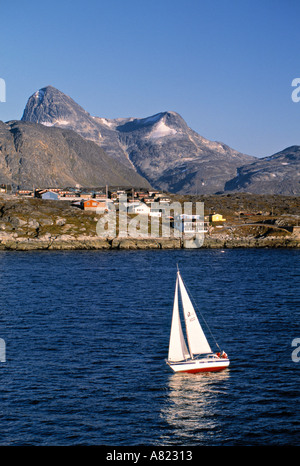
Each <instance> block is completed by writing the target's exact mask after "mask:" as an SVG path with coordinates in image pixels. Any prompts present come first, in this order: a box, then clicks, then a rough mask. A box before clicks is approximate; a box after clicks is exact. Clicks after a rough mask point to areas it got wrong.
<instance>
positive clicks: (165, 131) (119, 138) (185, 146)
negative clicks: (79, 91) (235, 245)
mask: <svg viewBox="0 0 300 466" xmlns="http://www.w3.org/2000/svg"><path fill="white" fill-rule="evenodd" d="M22 121H30V122H34V123H39V124H42V125H45V126H48V127H49V126H51V127H53V126H55V127H60V128H69V129H72V130H74V131H76V132H78V134H80V135H81V136H82V137H84V138H86V139H89V140H92V141H93V142H95V143H97V144H98V145H99V146H101V147H102V148H103V149H104V150H105V152H106V153H107V154H108V155H110V156H111V157H112V158H114V159H116V160H118V161H120V162H122V163H123V164H124V165H127V166H128V167H130V168H134V169H135V170H136V171H137V172H138V173H139V174H140V175H141V176H143V177H145V178H146V179H147V180H148V181H149V183H150V184H151V185H152V186H153V187H155V188H157V189H163V190H166V191H171V192H182V193H196V192H197V193H199V194H201V193H203V194H205V193H206V194H207V193H214V192H216V191H222V190H224V187H225V183H226V182H227V181H228V180H230V179H232V178H233V177H235V176H236V173H237V168H238V167H241V166H243V165H245V164H248V163H251V162H253V161H254V160H256V159H255V157H252V156H249V155H245V154H241V153H239V152H238V151H236V150H234V149H231V148H230V147H228V146H227V145H226V144H223V143H219V142H213V141H209V140H208V139H206V138H204V137H202V136H200V135H199V134H198V133H196V132H195V131H193V130H192V129H191V128H189V127H188V125H187V124H186V122H185V121H184V120H183V118H182V117H181V116H180V115H179V114H178V113H176V112H171V111H167V112H160V113H157V114H155V115H152V116H149V117H146V118H132V117H130V118H116V119H107V118H101V117H93V116H91V115H90V114H89V113H88V112H86V111H85V110H84V109H83V108H82V107H80V106H79V105H78V104H77V103H76V102H75V101H74V100H73V99H71V97H69V96H67V95H66V94H64V93H63V92H61V91H59V90H58V89H55V88H54V87H52V86H47V87H45V88H43V89H40V90H39V91H36V92H35V93H34V94H33V95H32V96H31V97H30V98H29V99H28V102H27V105H26V107H25V109H24V113H23V116H22Z"/></svg>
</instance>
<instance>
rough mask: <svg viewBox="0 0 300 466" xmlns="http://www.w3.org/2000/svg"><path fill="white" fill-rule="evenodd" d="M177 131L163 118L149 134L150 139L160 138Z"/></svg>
mask: <svg viewBox="0 0 300 466" xmlns="http://www.w3.org/2000/svg"><path fill="white" fill-rule="evenodd" d="M176 133H177V131H176V130H175V129H173V128H170V127H169V126H167V125H166V124H165V122H164V121H163V120H160V122H159V123H158V124H157V125H155V127H154V129H153V130H152V131H151V133H150V134H149V136H148V137H149V138H150V139H158V138H163V137H165V136H171V135H174V134H176Z"/></svg>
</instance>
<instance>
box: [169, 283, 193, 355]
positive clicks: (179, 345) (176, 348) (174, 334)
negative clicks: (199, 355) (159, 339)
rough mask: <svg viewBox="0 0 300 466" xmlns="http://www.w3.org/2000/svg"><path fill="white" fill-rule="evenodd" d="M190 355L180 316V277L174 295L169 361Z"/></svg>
mask: <svg viewBox="0 0 300 466" xmlns="http://www.w3.org/2000/svg"><path fill="white" fill-rule="evenodd" d="M189 357H190V354H189V352H188V350H187V347H186V344H185V341H184V336H183V332H182V327H181V323H180V317H179V307H178V277H177V279H176V286H175V296H174V305H173V316H172V325H171V334H170V344H169V355H168V360H169V361H183V360H184V359H187V358H189Z"/></svg>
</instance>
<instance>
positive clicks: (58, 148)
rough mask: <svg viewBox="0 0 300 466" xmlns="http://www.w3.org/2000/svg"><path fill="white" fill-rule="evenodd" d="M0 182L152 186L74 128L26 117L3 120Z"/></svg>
mask: <svg viewBox="0 0 300 466" xmlns="http://www.w3.org/2000/svg"><path fill="white" fill-rule="evenodd" d="M0 183H4V184H13V185H15V186H20V188H21V187H22V188H32V187H33V186H38V187H41V188H42V187H49V186H51V187H64V186H75V185H76V184H80V185H82V186H104V185H106V184H110V185H117V186H118V185H121V186H136V187H148V188H149V187H150V185H149V183H148V182H147V181H146V180H145V179H144V178H142V177H141V176H140V175H139V174H138V173H137V172H136V171H135V170H133V169H132V168H130V167H128V166H125V165H123V164H122V163H121V162H118V163H117V164H116V162H115V161H114V160H113V159H112V158H111V157H110V156H108V155H107V154H106V153H105V151H104V150H103V149H102V148H101V147H99V145H97V144H95V143H94V142H92V141H88V140H87V139H85V138H83V137H81V136H80V135H79V134H77V133H76V132H75V131H72V130H69V129H62V128H54V127H53V128H51V127H47V126H44V125H39V124H36V123H29V122H24V121H10V122H7V123H3V122H0Z"/></svg>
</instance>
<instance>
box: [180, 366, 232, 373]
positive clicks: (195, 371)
mask: <svg viewBox="0 0 300 466" xmlns="http://www.w3.org/2000/svg"><path fill="white" fill-rule="evenodd" d="M227 367H228V366H226V367H224V366H222V367H206V369H190V370H187V371H177V372H188V373H189V374H196V373H197V372H217V371H222V370H223V369H227Z"/></svg>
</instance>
